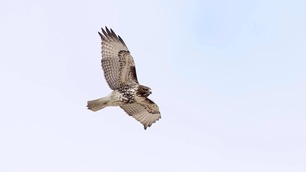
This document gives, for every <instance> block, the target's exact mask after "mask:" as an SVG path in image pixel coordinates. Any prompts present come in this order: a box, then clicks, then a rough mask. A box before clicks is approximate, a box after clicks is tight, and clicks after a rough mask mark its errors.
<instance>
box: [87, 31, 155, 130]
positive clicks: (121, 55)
mask: <svg viewBox="0 0 306 172" xmlns="http://www.w3.org/2000/svg"><path fill="white" fill-rule="evenodd" d="M101 30H102V33H100V32H98V33H99V35H100V37H101V40H102V42H101V45H102V60H101V62H102V69H103V71H104V77H105V79H106V82H107V83H108V85H109V87H110V88H111V89H112V90H113V91H112V92H111V93H110V94H109V95H108V96H106V97H103V98H99V99H95V100H90V101H88V102H87V107H88V109H90V110H92V111H94V112H96V111H98V110H101V109H103V108H105V107H107V106H120V107H121V108H122V109H123V110H124V111H125V112H126V113H127V114H128V115H130V116H132V117H134V118H135V119H136V120H137V121H139V122H140V123H141V124H142V125H143V126H144V129H147V127H150V126H151V125H152V124H153V123H154V122H156V121H157V120H159V119H160V118H161V115H160V112H159V108H158V106H157V105H156V104H155V103H154V102H153V101H152V100H150V99H149V98H148V96H149V95H150V94H151V93H152V92H151V89H150V88H149V87H147V86H144V85H141V84H139V82H138V79H137V75H136V68H135V62H134V60H133V57H132V56H131V54H130V52H129V50H128V48H127V46H126V44H125V43H124V41H123V40H122V38H121V37H120V36H119V35H116V33H115V32H114V31H113V30H112V29H110V30H109V29H108V28H107V27H105V30H104V29H103V28H101Z"/></svg>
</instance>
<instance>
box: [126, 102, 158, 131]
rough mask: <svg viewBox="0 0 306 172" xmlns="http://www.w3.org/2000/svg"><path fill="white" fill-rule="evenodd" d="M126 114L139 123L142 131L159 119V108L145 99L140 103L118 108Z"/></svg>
mask: <svg viewBox="0 0 306 172" xmlns="http://www.w3.org/2000/svg"><path fill="white" fill-rule="evenodd" d="M120 107H121V108H122V109H123V110H124V111H125V112H126V113H127V114H129V115H130V116H132V117H133V118H135V119H136V120H137V121H139V122H140V123H141V124H142V125H143V126H144V129H147V127H150V126H151V125H152V124H153V123H154V122H156V121H157V120H159V119H160V118H161V115H160V112H159V108H158V106H157V104H155V103H154V102H153V101H152V100H150V99H148V98H146V99H144V100H143V101H142V102H136V103H132V104H124V105H121V106H120Z"/></svg>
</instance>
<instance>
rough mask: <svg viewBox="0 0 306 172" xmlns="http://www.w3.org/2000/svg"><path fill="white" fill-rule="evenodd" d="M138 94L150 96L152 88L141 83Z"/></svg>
mask: <svg viewBox="0 0 306 172" xmlns="http://www.w3.org/2000/svg"><path fill="white" fill-rule="evenodd" d="M137 94H138V96H140V97H148V96H149V95H150V94H152V91H151V88H149V87H146V86H144V85H139V86H138V89H137Z"/></svg>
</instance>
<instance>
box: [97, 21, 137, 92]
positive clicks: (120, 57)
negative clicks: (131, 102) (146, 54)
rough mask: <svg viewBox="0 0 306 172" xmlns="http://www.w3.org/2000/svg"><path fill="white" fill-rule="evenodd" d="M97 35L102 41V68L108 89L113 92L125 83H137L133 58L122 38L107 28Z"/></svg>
mask: <svg viewBox="0 0 306 172" xmlns="http://www.w3.org/2000/svg"><path fill="white" fill-rule="evenodd" d="M98 33H99V35H100V37H101V39H102V43H101V45H102V61H101V62H102V68H103V70H104V76H105V79H106V82H107V83H108V85H109V87H110V88H111V89H113V90H115V89H118V88H119V87H120V85H121V84H124V83H127V82H136V83H138V81H137V75H136V68H135V63H134V60H133V57H132V56H131V54H130V52H129V50H128V48H127V46H126V45H125V43H124V41H123V40H122V38H121V37H120V36H119V35H118V36H117V35H116V33H115V32H114V31H113V30H112V29H110V30H109V29H108V28H107V27H105V30H104V29H103V28H102V33H100V32H98Z"/></svg>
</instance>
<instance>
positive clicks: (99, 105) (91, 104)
mask: <svg viewBox="0 0 306 172" xmlns="http://www.w3.org/2000/svg"><path fill="white" fill-rule="evenodd" d="M107 103H108V101H107V99H106V98H100V99H96V100H90V101H87V108H88V109H89V110H92V111H94V112H96V111H98V110H101V109H103V108H105V107H106V106H108V104H107Z"/></svg>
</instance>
